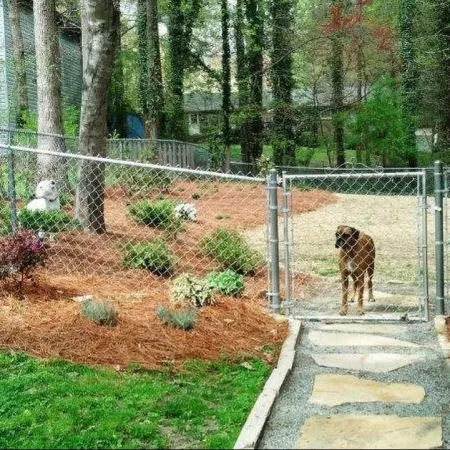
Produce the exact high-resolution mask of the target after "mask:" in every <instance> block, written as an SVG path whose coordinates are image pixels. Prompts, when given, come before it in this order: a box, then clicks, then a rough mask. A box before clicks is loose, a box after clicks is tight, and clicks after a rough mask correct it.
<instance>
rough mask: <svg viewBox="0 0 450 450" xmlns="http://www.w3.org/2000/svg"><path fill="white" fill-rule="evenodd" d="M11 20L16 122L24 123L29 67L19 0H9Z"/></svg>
mask: <svg viewBox="0 0 450 450" xmlns="http://www.w3.org/2000/svg"><path fill="white" fill-rule="evenodd" d="M8 10H9V22H10V26H11V37H12V51H13V59H14V75H15V76H14V85H15V87H16V89H17V96H18V108H19V111H18V114H17V117H16V124H17V125H18V126H19V127H21V126H22V125H23V121H24V116H25V115H26V113H27V112H28V109H29V104H28V88H27V67H26V61H25V49H24V45H23V36H22V28H21V25H20V9H19V0H8Z"/></svg>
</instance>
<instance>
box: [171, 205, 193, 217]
mask: <svg viewBox="0 0 450 450" xmlns="http://www.w3.org/2000/svg"><path fill="white" fill-rule="evenodd" d="M175 217H177V218H180V219H184V220H195V219H196V218H197V210H196V209H195V206H194V205H193V204H192V203H180V204H179V205H177V206H175Z"/></svg>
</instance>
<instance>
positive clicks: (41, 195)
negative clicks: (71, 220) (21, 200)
mask: <svg viewBox="0 0 450 450" xmlns="http://www.w3.org/2000/svg"><path fill="white" fill-rule="evenodd" d="M35 196H36V198H35V199H33V200H31V202H30V203H28V205H27V206H26V208H27V210H28V211H31V212H35V211H57V210H59V209H61V205H60V203H59V194H58V189H57V187H56V181H55V180H43V181H41V182H39V184H38V185H37V186H36V192H35Z"/></svg>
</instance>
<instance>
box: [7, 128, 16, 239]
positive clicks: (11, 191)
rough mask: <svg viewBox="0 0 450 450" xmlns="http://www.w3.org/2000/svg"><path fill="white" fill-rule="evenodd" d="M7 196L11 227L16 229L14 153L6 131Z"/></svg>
mask: <svg viewBox="0 0 450 450" xmlns="http://www.w3.org/2000/svg"><path fill="white" fill-rule="evenodd" d="M7 151H8V196H9V205H10V214H11V217H10V218H11V229H12V231H13V232H15V231H16V230H17V209H16V176H15V169H14V153H13V150H12V148H11V133H10V132H8V150H7Z"/></svg>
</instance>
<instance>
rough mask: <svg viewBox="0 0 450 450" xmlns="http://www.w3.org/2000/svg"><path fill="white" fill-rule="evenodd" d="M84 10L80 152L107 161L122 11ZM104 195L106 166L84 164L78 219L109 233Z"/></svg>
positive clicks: (86, 1) (99, 0) (86, 3)
mask: <svg viewBox="0 0 450 450" xmlns="http://www.w3.org/2000/svg"><path fill="white" fill-rule="evenodd" d="M81 8H82V11H81V28H82V53H83V92H82V99H81V118H80V149H79V152H80V153H81V154H83V155H93V156H103V157H104V156H106V138H107V103H108V87H109V84H110V82H111V74H112V70H113V63H114V49H115V48H116V44H117V34H118V29H119V25H120V24H119V22H120V11H119V6H118V5H117V3H115V2H113V1H108V2H105V1H104V0H82V6H81ZM104 191H105V165H104V163H98V162H93V161H88V160H85V161H80V164H79V167H78V186H77V193H76V207H75V215H76V218H77V219H78V220H79V221H80V223H81V224H82V225H83V227H84V228H85V229H86V230H88V231H91V232H95V233H104V232H105V231H106V225H105V215H104V195H105V192H104Z"/></svg>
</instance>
